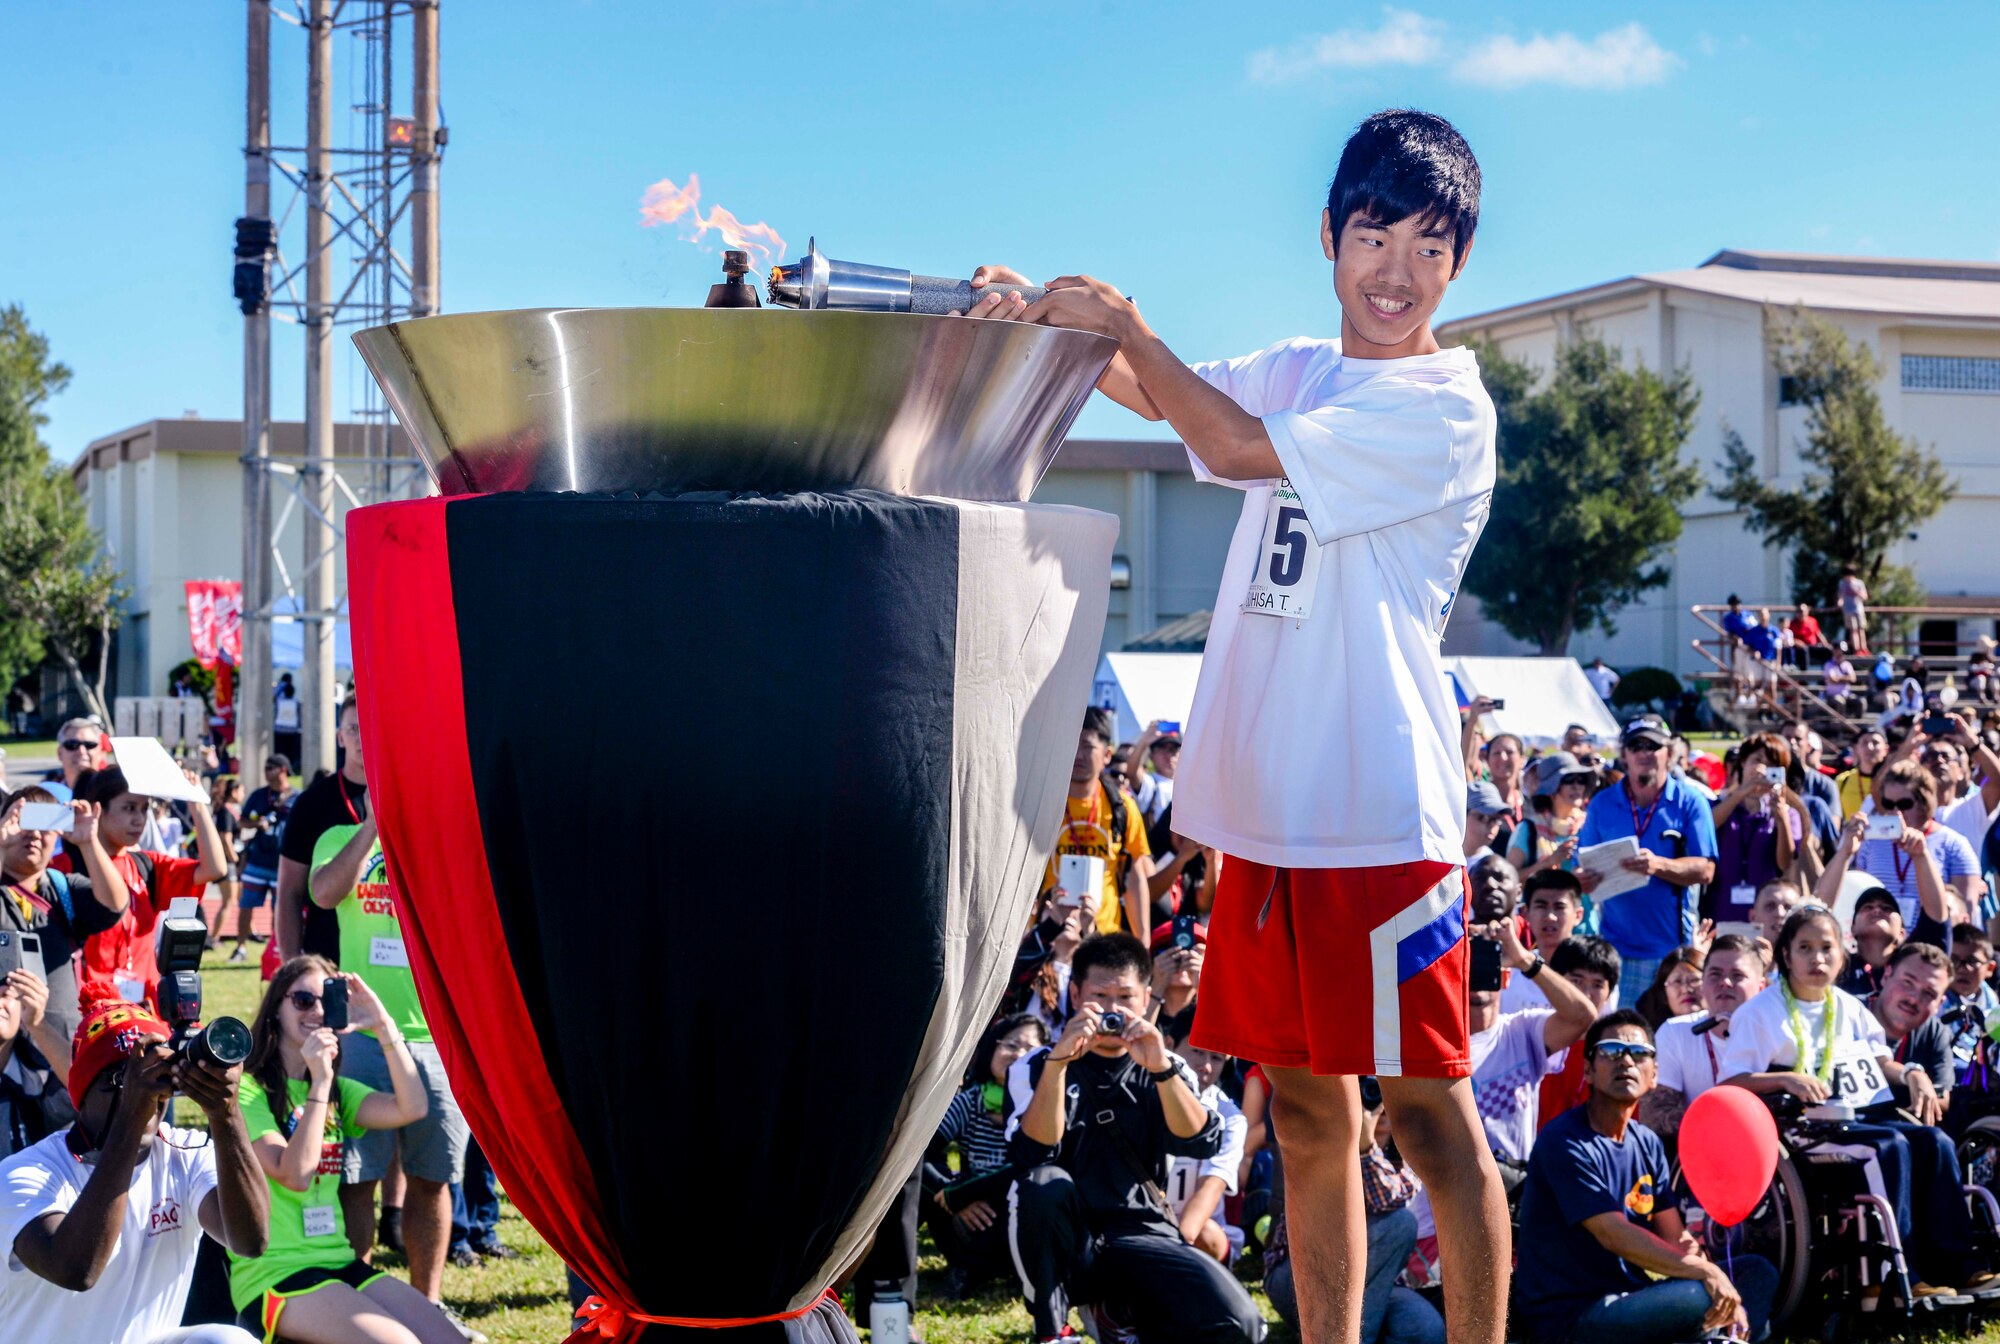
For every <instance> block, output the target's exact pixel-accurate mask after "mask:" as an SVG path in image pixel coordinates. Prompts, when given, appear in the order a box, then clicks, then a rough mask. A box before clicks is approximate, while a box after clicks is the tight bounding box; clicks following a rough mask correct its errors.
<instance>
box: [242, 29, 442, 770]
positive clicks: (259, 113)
mask: <svg viewBox="0 0 2000 1344" xmlns="http://www.w3.org/2000/svg"><path fill="white" fill-rule="evenodd" d="M247 7H248V11H249V26H248V36H247V44H246V50H247V61H246V74H247V85H248V90H247V97H246V138H245V147H244V154H245V164H246V178H245V191H244V213H245V218H244V219H243V220H240V221H239V222H238V226H237V276H236V288H237V296H238V298H239V300H241V301H242V302H243V309H244V350H243V404H244V416H243V420H244V437H243V470H244V481H243V508H244V529H245V532H244V548H243V549H244V556H243V632H244V633H243V639H244V667H243V668H242V669H241V676H240V679H239V692H238V698H237V705H236V714H237V720H236V723H237V754H238V760H239V764H240V767H241V769H242V770H243V772H244V774H245V775H246V776H251V775H254V773H255V771H256V770H257V769H258V768H259V766H260V765H261V763H262V760H263V757H264V756H265V755H266V754H268V753H269V752H270V751H271V750H272V748H273V746H274V745H275V737H276V730H275V728H274V725H273V723H272V717H273V715H272V669H271V655H272V646H273V643H274V638H273V626H274V624H275V623H278V622H287V623H294V624H296V626H297V627H298V629H299V631H300V633H301V635H302V636H303V641H302V642H303V646H304V652H303V658H302V666H301V668H300V674H301V675H300V677H299V686H298V692H299V697H298V699H299V704H298V708H299V710H300V719H301V722H300V725H299V727H300V731H301V742H300V750H299V752H298V755H299V759H298V760H296V761H294V762H293V764H294V766H295V767H296V768H297V769H298V770H299V771H300V772H301V773H302V774H304V775H306V776H307V777H310V776H311V775H312V774H313V772H315V771H317V770H322V769H329V768H331V767H332V766H333V764H334V759H335V743H334V731H333V724H334V705H335V702H336V700H337V698H338V695H339V692H340V688H339V687H338V686H337V685H336V681H335V677H336V668H335V665H334V661H333V659H334V648H335V639H334V634H335V625H336V623H337V622H338V621H341V620H343V619H345V612H346V594H345V592H344V587H345V584H344V578H345V573H344V569H343V566H342V563H341V555H340V550H341V547H342V545H343V531H342V528H341V516H342V513H343V511H344V509H346V508H352V507H359V506H361V505H364V504H370V503H375V502H378V501H381V500H385V499H397V498H407V497H409V496H411V495H416V494H422V493H424V492H426V491H427V490H428V488H429V480H428V477H427V475H426V473H425V471H424V469H423V464H422V463H421V462H420V461H418V460H417V459H416V458H415V457H413V456H410V455H408V450H407V447H406V446H404V445H402V444H400V443H399V441H398V438H397V436H396V435H395V434H394V432H393V424H392V420H391V417H390V414H389V409H388V407H387V405H386V404H385V403H384V402H383V400H382V397H381V393H380V390H379V389H378V388H377V387H376V386H375V383H374V381H373V379H371V378H368V377H367V376H366V375H365V373H363V372H362V371H361V370H360V365H359V362H358V359H357V358H356V356H355V355H354V354H353V352H352V351H351V350H350V349H349V348H348V346H347V343H346V342H345V341H337V340H336V339H335V337H336V335H337V333H338V332H339V330H340V329H341V328H343V327H359V326H376V325H380V324H382V323H385V322H394V321H400V320H403V319H406V318H412V317H424V316H428V315H430V314H432V313H435V312H437V311H438V227H437V220H438V178H439V173H438V166H439V163H440V161H441V159H442V157H443V152H444V145H445V141H446V138H447V137H446V132H445V129H444V127H443V125H442V122H441V118H440V105H439V101H438V76H437V57H438V0H247ZM274 18H276V19H279V20H282V21H283V22H284V23H286V24H288V25H291V26H292V27H293V28H295V29H296V30H297V31H299V32H300V33H301V34H302V35H303V37H304V38H305V42H306V53H305V54H306V57H307V60H306V75H307V79H306V84H307V88H306V94H307V96H306V100H305V104H306V105H305V108H304V111H305V118H304V122H305V124H304V128H303V129H304V135H303V136H302V137H301V136H300V135H299V134H298V131H297V130H296V129H294V130H293V131H292V132H291V133H290V135H289V136H288V137H287V138H289V139H291V140H299V141H302V143H290V144H287V143H277V142H274V138H273V135H272V131H271V125H272V120H273V115H272V114H273V101H272V98H271V68H272V39H271V32H272V29H271V21H272V19H274ZM337 37H340V38H344V39H345V40H343V41H340V42H338V43H337V42H336V38H337ZM399 51H403V52H407V53H408V54H409V55H410V56H411V57H412V58H413V59H411V60H410V63H409V66H408V67H407V68H408V70H409V77H408V80H407V83H406V85H405V86H404V87H405V93H404V96H403V98H402V99H401V103H400V105H401V106H402V107H403V108H406V109H407V112H405V113H403V114H401V115H399V114H398V105H399V100H398V98H397V78H396V77H397V74H398V68H399V62H398V60H397V53H398V52H399ZM336 67H339V68H340V70H343V71H344V73H345V76H346V80H347V86H348V89H349V92H350V98H349V103H348V108H347V111H348V113H349V118H348V125H347V130H346V133H345V134H344V135H342V134H340V133H339V131H338V128H337V127H336V125H335V104H334V98H335V94H336V85H337V83H338V78H337V74H338V72H337V69H336ZM293 106H296V104H294V105H293ZM291 124H292V125H293V126H294V127H296V126H297V123H296V122H293V123H291ZM274 172H275V175H274ZM274 187H276V188H278V191H277V193H276V195H277V199H274V192H273V188H274ZM301 235H302V238H301ZM260 240H261V243H260ZM246 272H248V274H247V275H246ZM274 318H275V319H276V320H277V321H279V322H281V323H287V324H295V325H297V326H298V327H299V328H300V329H301V330H302V332H303V335H304V354H305V375H306V376H305V384H304V393H305V422H306V424H305V430H306V435H305V438H306V441H305V452H304V455H303V456H302V457H300V456H291V457H288V458H285V459H283V460H280V459H278V458H274V457H273V455H272V452H271V435H270V424H271V368H272V330H273V328H272V320H273V319H274ZM343 367H344V369H345V371H346V374H347V378H348V386H349V388H350V390H351V392H352V395H353V404H352V405H351V406H349V407H348V408H347V415H346V417H345V418H346V419H348V420H350V421H351V422H353V423H352V425H351V426H349V427H346V428H338V427H336V425H335V419H336V409H335V398H336V395H337V392H336V389H337V388H338V387H339V385H340V380H339V378H338V377H337V376H336V375H337V372H338V371H339V370H341V369H342V368H343ZM287 552H289V554H287Z"/></svg>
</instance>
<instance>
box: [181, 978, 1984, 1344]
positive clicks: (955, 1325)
mask: <svg viewBox="0 0 2000 1344" xmlns="http://www.w3.org/2000/svg"><path fill="white" fill-rule="evenodd" d="M202 981H203V990H204V997H205V998H206V1001H207V1002H206V1007H207V1009H208V1014H209V1016H211V1017H217V1016H221V1015H223V1014H229V1015H231V1016H235V1017H240V1018H242V1019H243V1020H244V1021H246V1022H247V1021H249V1020H250V1019H251V1018H252V1017H254V1016H255V1015H256V1011H257V1004H258V1001H259V1000H260V998H261V997H262V993H263V986H262V983H261V982H260V981H259V979H258V974H257V963H256V962H255V961H254V960H252V961H248V962H242V963H238V964H235V965H231V964H230V963H228V962H227V961H225V960H223V954H221V953H210V954H209V956H208V958H207V960H206V961H205V962H204V963H203V966H202ZM181 1104H182V1106H183V1108H184V1109H183V1113H182V1115H181V1116H180V1117H179V1118H180V1120H181V1122H182V1123H187V1122H188V1121H189V1120H190V1119H198V1118H199V1113H198V1112H195V1111H194V1108H193V1107H191V1106H189V1105H187V1103H185V1102H183V1103H181ZM500 1215H501V1222H500V1239H501V1240H502V1241H504V1242H506V1243H507V1245H509V1246H511V1247H513V1248H514V1249H515V1250H517V1251H519V1252H520V1253H521V1258H520V1259H518V1260H505V1261H489V1262H487V1263H486V1264H484V1265H482V1266H481V1267H479V1268H478V1269H452V1268H449V1267H447V1268H446V1270H445V1276H444V1295H445V1298H446V1300H447V1301H449V1302H450V1303H451V1304H452V1305H453V1306H455V1307H457V1308H458V1309H459V1311H461V1312H462V1313H464V1315H465V1318H466V1319H467V1320H468V1321H471V1322H472V1323H473V1324H474V1325H476V1326H477V1327H478V1328H479V1329H480V1330H481V1331H483V1332H485V1334H486V1335H487V1336H488V1337H489V1338H490V1339H492V1340H493V1341H494V1344H554V1342H555V1341H559V1340H561V1339H563V1338H564V1337H565V1336H566V1335H567V1334H568V1333H569V1296H568V1294H569V1287H568V1279H567V1276H566V1275H565V1273H564V1271H563V1264H562V1261H561V1260H560V1259H558V1258H557V1256H556V1254H555V1252H553V1251H551V1250H550V1249H549V1248H548V1245H547V1244H546V1243H545V1242H543V1240H542V1239H541V1237H540V1236H539V1235H538V1234H537V1233H536V1232H535V1230H534V1229H533V1228H532V1227H530V1226H528V1224H527V1223H526V1222H525V1221H523V1220H522V1218H521V1215H520V1214H519V1213H518V1212H516V1211H515V1209H514V1206H513V1205H512V1204H511V1203H508V1202H506V1201H505V1200H504V1199H503V1200H502V1201H501V1206H500ZM922 1249H923V1251H924V1256H923V1260H922V1262H921V1265H920V1267H919V1280H918V1290H917V1301H918V1310H917V1313H916V1316H915V1324H914V1329H913V1333H914V1334H915V1335H916V1336H917V1337H918V1338H919V1339H921V1340H922V1341H924V1344H1000V1342H1001V1341H1008V1342H1009V1344H1018V1342H1019V1341H1022V1340H1025V1339H1027V1337H1028V1332H1029V1331H1028V1313H1027V1310H1026V1308H1024V1307H1023V1306H1022V1304H1021V1297H1020V1293H1019V1291H1018V1288H1017V1287H1016V1285H1014V1284H1012V1283H1011V1282H1002V1283H990V1284H988V1285H987V1286H986V1287H985V1288H984V1289H983V1290H981V1291H980V1292H978V1293H976V1294H975V1295H973V1296H971V1297H968V1298H966V1299H964V1300H963V1301H958V1302H947V1301H945V1300H943V1298H942V1297H941V1296H940V1292H939V1283H940V1280H941V1279H942V1277H943V1274H944V1260H943V1258H942V1257H941V1256H938V1255H937V1254H935V1253H934V1252H933V1251H932V1249H931V1246H930V1241H929V1237H928V1234H926V1236H925V1240H924V1242H923V1247H922ZM744 1254H746V1255H750V1254H755V1250H754V1246H751V1245H746V1246H745V1248H744ZM378 1258H379V1261H380V1263H381V1264H382V1265H384V1266H385V1267H387V1268H391V1269H401V1268H403V1260H402V1258H401V1257H400V1256H395V1255H390V1254H388V1253H387V1252H378ZM1251 1293H1252V1296H1254V1297H1255V1298H1256V1300H1257V1305H1258V1306H1259V1308H1261V1309H1262V1310H1263V1313H1264V1316H1265V1319H1267V1320H1269V1321H1272V1322H1273V1326H1272V1330H1271V1335H1270V1341H1271V1344H1296V1341H1297V1338H1298V1336H1297V1334H1296V1333H1295V1332H1294V1331H1292V1330H1290V1329H1288V1328H1286V1327H1285V1326H1284V1325H1283V1324H1282V1323H1278V1320H1277V1313H1276V1312H1275V1311H1273V1310H1272V1309H1271V1303H1270V1300H1269V1299H1268V1298H1267V1297H1265V1296H1264V1294H1263V1292H1262V1291H1261V1289H1258V1288H1255V1287H1253V1288H1252V1289H1251ZM849 1305H850V1306H852V1298H851V1296H850V1299H849ZM865 1319H866V1316H865V1312H864V1313H863V1320H864V1321H865ZM863 1333H864V1334H865V1331H864V1332H863ZM1883 1338H1885V1339H1901V1338H1908V1339H1911V1340H1924V1341H1928V1342H1929V1344H1942V1341H1947V1340H1950V1341H1957V1340H1979V1341H1983V1342H1984V1344H2000V1326H1988V1327H1986V1328H1984V1329H1983V1330H1979V1329H1970V1328H1968V1327H1967V1326H1966V1325H1964V1324H1945V1325H1942V1326H1939V1327H1935V1328H1932V1329H1929V1330H1926V1331H1922V1332H1917V1333H1912V1334H1910V1335H1907V1336H1902V1335H1884V1336H1883Z"/></svg>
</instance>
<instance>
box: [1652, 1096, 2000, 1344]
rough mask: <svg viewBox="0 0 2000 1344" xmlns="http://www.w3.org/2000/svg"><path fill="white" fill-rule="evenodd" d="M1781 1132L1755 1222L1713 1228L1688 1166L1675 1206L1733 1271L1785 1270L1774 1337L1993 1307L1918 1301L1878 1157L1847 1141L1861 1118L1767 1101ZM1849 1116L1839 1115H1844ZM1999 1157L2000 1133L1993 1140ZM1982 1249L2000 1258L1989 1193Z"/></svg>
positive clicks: (1998, 1225)
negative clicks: (1750, 1266) (1758, 1261)
mask: <svg viewBox="0 0 2000 1344" xmlns="http://www.w3.org/2000/svg"><path fill="white" fill-rule="evenodd" d="M1762 1100H1763V1101H1764V1102H1765V1104H1766V1105H1768V1106H1769V1107H1770V1109H1771V1112H1772V1116H1773V1118H1774V1119H1776V1121H1777V1123H1778V1136H1779V1155H1778V1166H1777V1170H1776V1171H1775V1172H1774V1173H1773V1175H1772V1178H1771V1187H1770V1189H1769V1190H1767V1191H1766V1192H1765V1194H1764V1198H1763V1199H1762V1200H1761V1201H1760V1202H1759V1203H1758V1205H1757V1207H1756V1208H1755V1209H1753V1210H1752V1211H1751V1213H1750V1216H1749V1217H1748V1218H1746V1219H1745V1220H1744V1221H1743V1222H1742V1223H1740V1224H1739V1225H1737V1226H1736V1227H1733V1228H1725V1227H1722V1226H1720V1225H1718V1224H1715V1223H1713V1222H1711V1221H1710V1220H1709V1218H1708V1216H1707V1214H1706V1213H1705V1212H1704V1211H1703V1210H1702V1208H1701V1205H1700V1201H1699V1200H1697V1199H1696V1198H1695V1196H1694V1193H1693V1191H1692V1190H1691V1189H1690V1188H1689V1187H1688V1184H1687V1180H1686V1178H1685V1176H1684V1175H1683V1174H1682V1172H1681V1168H1680V1164H1679V1162H1675V1164H1674V1167H1673V1198H1674V1200H1675V1203H1676V1204H1677V1206H1678V1207H1679V1208H1680V1209H1681V1213H1682V1218H1683V1220H1684V1221H1685V1222H1686V1224H1687V1227H1688V1230H1689V1231H1690V1232H1691V1233H1693V1234H1694V1236H1695V1237H1696V1238H1697V1239H1699V1240H1700V1241H1701V1242H1702V1244H1703V1246H1704V1248H1705V1250H1706V1252H1707V1254H1708V1256H1709V1258H1710V1259H1712V1260H1714V1261H1715V1262H1716V1263H1717V1264H1719V1265H1723V1266H1725V1267H1726V1266H1727V1265H1728V1263H1729V1258H1730V1257H1731V1256H1733V1255H1744V1254H1749V1255H1758V1256H1762V1257H1763V1258H1764V1259H1765V1260H1768V1261H1769V1262H1770V1263H1771V1264H1772V1265H1774V1266H1775V1267H1776V1268H1777V1270H1778V1291H1777V1295H1776V1296H1775V1297H1774V1298H1773V1300H1772V1304H1771V1328H1772V1330H1773V1331H1774V1332H1775V1331H1778V1330H1781V1329H1783V1328H1785V1327H1786V1326H1787V1325H1788V1324H1796V1325H1798V1326H1807V1325H1811V1326H1816V1327H1817V1331H1816V1333H1817V1334H1818V1336H1819V1337H1820V1338H1822V1339H1826V1340H1833V1339H1837V1338H1841V1337H1843V1336H1845V1335H1847V1334H1850V1333H1852V1332H1853V1331H1854V1330H1855V1329H1857V1328H1858V1327H1860V1326H1861V1325H1863V1324H1866V1323H1869V1322H1876V1323H1879V1324H1881V1325H1883V1326H1885V1327H1886V1326H1892V1325H1899V1324H1907V1323H1909V1322H1910V1321H1912V1320H1913V1319H1915V1318H1917V1317H1919V1316H1923V1315H1927V1314H1931V1313H1938V1312H1955V1311H1964V1310H1966V1309H1970V1308H1972V1307H1974V1306H1975V1305H1977V1306H1981V1307H1987V1306H1992V1305H1994V1303H1993V1300H1992V1298H1991V1297H1990V1296H1981V1297H1978V1298H1975V1297H1973V1296H1970V1295H1967V1294H1953V1295H1949V1296H1934V1297H1923V1298H1917V1297H1915V1296H1914V1295H1913V1293H1912V1291H1911V1284H1912V1282H1913V1278H1912V1275H1911V1273H1910V1270H1909V1265H1908V1263H1907V1261H1906V1259H1905V1257H1904V1254H1903V1242H1902V1236H1901V1234H1900V1232H1899V1231H1898V1229H1897V1227H1896V1212H1895V1207H1894V1205H1893V1204H1891V1203H1890V1201H1889V1200H1888V1199H1886V1198H1885V1197H1884V1196H1883V1195H1882V1193H1881V1183H1880V1177H1879V1174H1878V1173H1877V1171H1876V1169H1875V1155H1874V1153H1873V1151H1872V1150H1870V1149H1868V1148H1866V1147H1864V1146H1862V1145H1860V1144H1859V1143H1854V1142H1846V1141H1843V1134H1844V1132H1845V1131H1846V1130H1847V1129H1848V1128H1849V1126H1850V1124H1851V1123H1852V1120H1853V1118H1858V1117H1853V1118H1850V1117H1849V1116H1842V1115H1838V1113H1837V1111H1836V1109H1835V1108H1822V1107H1814V1108H1810V1113H1809V1111H1808V1108H1807V1107H1806V1106H1805V1105H1804V1104H1803V1103H1802V1102H1800V1101H1799V1100H1798V1098H1796V1097H1793V1096H1791V1095H1790V1094H1788V1093H1777V1094H1774V1095H1769V1096H1765V1097H1764V1098H1762ZM1846 1109H1847V1108H1845V1107H1841V1108H1837V1110H1838V1111H1845V1110H1846ZM1994 1141H1995V1152H1996V1154H2000V1128H1997V1129H1996V1131H1995V1134H1994ZM1965 1197H1966V1201H1967V1205H1968V1208H1969V1209H1970V1211H1971V1215H1972V1222H1973V1227H1974V1230H1975V1237H1976V1245H1977V1247H1978V1249H1979V1250H1981V1251H1983V1252H1985V1253H1986V1254H1987V1255H1988V1256H1989V1257H1991V1256H1993V1255H1994V1254H1995V1253H1996V1252H2000V1202H1996V1201H1995V1199H1994V1197H1993V1195H1992V1194H1991V1193H1990V1192H1989V1191H1988V1190H1987V1189H1986V1188H1985V1187H1984V1186H1982V1185H1976V1184H1967V1185H1966V1186H1965Z"/></svg>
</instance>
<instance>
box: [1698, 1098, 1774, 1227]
mask: <svg viewBox="0 0 2000 1344" xmlns="http://www.w3.org/2000/svg"><path fill="white" fill-rule="evenodd" d="M1777 1170H1778V1125H1777V1122H1776V1121H1774V1120H1772V1119H1771V1112H1770V1111H1768V1110H1767V1109H1765V1107H1764V1103H1763V1102H1762V1101H1761V1100H1759V1099H1758V1097H1757V1095H1756V1094H1755V1093H1753V1092H1750V1091H1747V1090H1746V1089H1744V1088H1740V1087H1711V1088H1710V1089H1709V1090H1708V1091H1706V1092H1704V1093H1702V1094H1701V1095H1700V1096H1699V1097H1696V1098H1695V1100H1694V1104H1693V1105H1692V1106H1689V1107H1688V1108H1687V1115H1686V1116H1685V1117H1683V1118H1682V1120H1681V1171H1682V1172H1684V1173H1685V1174H1686V1175H1687V1182H1688V1188H1689V1189H1691V1190H1693V1191H1694V1196H1695V1198H1696V1199H1698V1200H1700V1201H1701V1207H1702V1208H1703V1209H1705V1210H1707V1212H1708V1216H1709V1217H1710V1218H1712V1219H1714V1220H1715V1221H1716V1222H1718V1223H1721V1224H1722V1225H1723V1226H1724V1227H1734V1226H1735V1225H1736V1224H1738V1223H1740V1222H1742V1221H1743V1220H1744V1219H1745V1218H1748V1217H1749V1216H1750V1211H1751V1210H1752V1209H1754V1208H1756V1207H1757V1201H1759V1200H1761V1199H1762V1198H1763V1197H1764V1192H1765V1191H1766V1190H1768V1189H1770V1188H1771V1177H1772V1175H1773V1174H1774V1173H1775V1172H1776V1171H1777Z"/></svg>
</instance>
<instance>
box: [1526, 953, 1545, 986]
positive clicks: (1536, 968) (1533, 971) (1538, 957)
mask: <svg viewBox="0 0 2000 1344" xmlns="http://www.w3.org/2000/svg"><path fill="white" fill-rule="evenodd" d="M1548 964H1549V963H1548V958H1546V957H1544V956H1543V955H1542V954H1541V953H1539V952H1537V953H1535V959H1534V960H1533V961H1531V962H1529V963H1528V964H1527V965H1526V966H1523V967H1522V968H1521V974H1522V975H1525V976H1527V977H1528V978H1529V979H1530V980H1532V979H1534V978H1535V977H1536V976H1538V975H1540V974H1541V973H1542V968H1543V967H1544V966H1547V965H1548Z"/></svg>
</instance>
